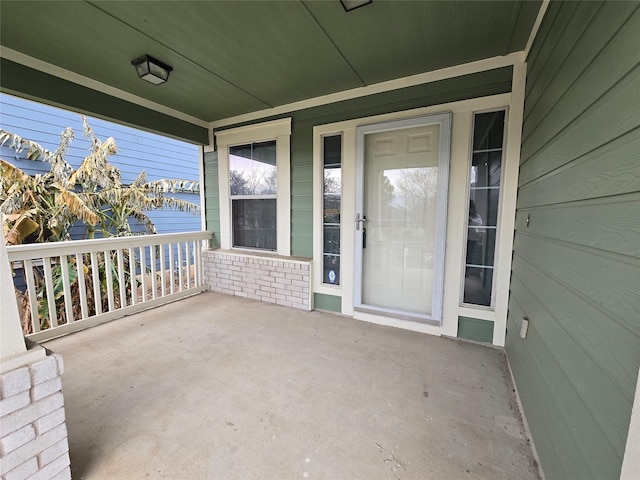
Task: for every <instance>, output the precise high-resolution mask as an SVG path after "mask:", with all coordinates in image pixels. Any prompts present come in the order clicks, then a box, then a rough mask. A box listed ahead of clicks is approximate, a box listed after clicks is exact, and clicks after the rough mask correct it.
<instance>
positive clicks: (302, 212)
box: [205, 67, 512, 257]
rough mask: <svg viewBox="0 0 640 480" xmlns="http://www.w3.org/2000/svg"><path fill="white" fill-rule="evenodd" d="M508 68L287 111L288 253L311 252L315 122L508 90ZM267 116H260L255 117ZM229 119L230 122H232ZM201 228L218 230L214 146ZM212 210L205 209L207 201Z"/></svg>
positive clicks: (209, 156) (306, 254)
mask: <svg viewBox="0 0 640 480" xmlns="http://www.w3.org/2000/svg"><path fill="white" fill-rule="evenodd" d="M511 78H512V68H511V67H505V68H500V69H496V70H489V71H486V72H480V73H475V74H471V75H465V76H462V77H456V78H452V79H447V80H441V81H437V82H433V83H429V84H425V85H418V86H415V87H409V88H404V89H400V90H394V91H390V92H385V93H380V94H377V95H370V96H367V97H361V98H356V99H352V100H348V101H343V102H338V103H333V104H330V105H323V106H320V107H314V108H309V109H306V110H301V111H297V112H292V113H288V114H286V115H283V117H292V121H291V128H292V131H291V254H292V255H295V256H299V257H312V256H313V236H312V232H313V127H314V126H316V125H321V124H326V123H332V122H338V121H344V120H351V119H356V118H361V117H366V116H371V115H381V114H384V113H391V112H397V111H403V110H410V109H413V108H420V107H428V106H432V105H438V104H442V103H448V102H455V101H458V100H466V99H469V98H475V97H481V96H488V95H497V94H500V93H505V92H510V91H511ZM267 120H272V118H264V119H261V120H260V121H259V122H255V123H260V122H264V121H267ZM235 126H238V125H233V126H230V127H235ZM205 175H206V177H205V183H206V187H205V188H206V190H205V196H206V198H207V230H213V231H214V232H215V234H216V235H217V236H219V234H220V230H219V224H218V225H217V224H216V220H217V218H218V217H216V213H215V208H216V205H217V204H216V201H217V198H218V192H217V190H216V187H217V160H216V156H215V152H211V153H207V154H205ZM210 204H211V206H212V207H213V208H214V212H211V213H209V211H208V210H209V205H210Z"/></svg>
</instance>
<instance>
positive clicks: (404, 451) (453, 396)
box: [45, 293, 539, 480]
mask: <svg viewBox="0 0 640 480" xmlns="http://www.w3.org/2000/svg"><path fill="white" fill-rule="evenodd" d="M45 346H46V347H47V348H49V349H51V350H53V351H54V352H56V353H60V354H61V355H62V356H63V358H64V362H65V373H64V376H63V391H64V396H65V410H66V415H67V427H68V431H69V443H70V454H71V468H72V474H73V478H74V479H75V480H79V479H139V478H170V479H225V480H226V479H243V480H244V479H297V478H302V479H304V478H309V479H367V480H375V479H381V480H382V479H384V480H387V479H393V480H395V479H402V480H405V479H443V480H444V479H447V480H453V479H492V480H493V479H537V478H539V477H538V473H537V468H536V467H535V461H534V459H533V455H532V451H531V447H530V445H529V443H528V441H527V439H526V435H525V433H524V429H523V426H522V423H521V420H520V417H519V413H518V409H517V406H516V400H515V397H514V393H513V387H512V385H511V382H510V379H509V375H508V372H507V367H506V363H505V358H504V355H503V353H502V352H501V351H500V350H497V349H492V348H487V347H483V346H480V345H475V344H470V343H465V342H462V341H456V340H450V339H444V338H437V337H433V336H428V335H424V334H419V333H413V332H408V331H403V330H399V329H394V328H389V327H382V326H377V325H372V324H368V323H364V322H360V321H356V320H353V319H349V318H343V317H340V316H335V315H331V314H326V313H320V312H311V313H305V312H300V311H296V310H293V309H288V308H284V307H277V306H273V305H265V304H261V303H257V302H253V301H246V300H243V299H239V298H233V297H228V296H221V295H217V294H213V293H204V294H201V295H198V296H195V297H191V298H189V299H186V300H182V301H179V302H176V303H173V304H170V305H167V306H163V307H159V308H156V309H154V310H150V311H147V312H144V313H140V314H136V315H133V316H131V317H127V318H123V319H121V320H116V321H114V322H111V323H108V324H105V325H101V326H98V327H95V328H91V329H89V330H85V331H83V332H79V333H76V334H73V335H69V336H67V337H63V338H59V339H55V340H51V341H49V342H47V343H46V344H45Z"/></svg>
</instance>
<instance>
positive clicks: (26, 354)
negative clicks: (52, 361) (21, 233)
mask: <svg viewBox="0 0 640 480" xmlns="http://www.w3.org/2000/svg"><path fill="white" fill-rule="evenodd" d="M0 339H2V341H0V373H4V372H7V371H9V370H13V369H14V368H16V367H19V366H21V365H24V364H26V363H29V362H32V361H34V360H36V359H38V358H42V357H44V349H43V348H38V349H33V350H29V351H27V347H26V345H25V342H24V337H23V336H22V325H21V324H20V315H19V314H18V305H17V303H16V296H15V294H14V289H13V279H12V277H11V268H10V266H9V257H8V256H7V247H6V245H5V244H4V239H2V241H0Z"/></svg>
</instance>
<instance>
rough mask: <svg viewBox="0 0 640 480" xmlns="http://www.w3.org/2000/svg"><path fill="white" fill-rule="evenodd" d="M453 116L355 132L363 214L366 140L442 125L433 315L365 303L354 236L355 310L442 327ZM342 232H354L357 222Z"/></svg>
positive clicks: (389, 123)
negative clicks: (417, 128) (367, 138)
mask: <svg viewBox="0 0 640 480" xmlns="http://www.w3.org/2000/svg"><path fill="white" fill-rule="evenodd" d="M451 119H452V113H451V112H443V113H435V114H430V115H423V116H420V117H412V118H407V119H402V120H392V121H386V122H380V123H374V124H370V125H363V126H360V127H358V128H357V129H356V172H355V173H356V175H355V212H356V214H358V213H359V214H360V215H362V214H363V208H364V206H363V203H364V153H365V152H364V148H365V144H364V138H365V135H367V134H371V133H382V132H391V131H394V130H404V129H407V128H412V127H422V126H428V125H435V124H438V125H440V136H439V150H438V156H439V158H438V207H437V212H436V242H435V247H434V262H433V264H434V276H433V285H434V287H433V296H432V303H431V314H428V315H427V314H425V315H420V314H417V313H411V312H406V311H402V310H394V309H387V308H381V307H377V306H374V305H367V304H363V303H362V256H363V248H362V238H363V236H362V235H361V234H358V233H355V232H354V235H355V239H354V240H355V252H354V253H355V255H354V264H353V269H354V270H353V272H354V278H353V280H354V281H353V308H354V310H356V311H361V312H364V313H370V314H374V315H375V314H381V315H384V316H387V317H394V318H400V319H408V320H412V321H416V322H423V323H429V324H432V325H437V326H440V325H441V324H442V305H443V295H444V265H445V255H446V251H445V250H446V248H445V246H446V230H447V203H448V186H449V162H450V157H451ZM343 228H345V229H348V228H352V229H354V230H355V228H356V226H355V222H354V223H352V224H351V226H349V225H348V224H346V225H345V226H344V227H343Z"/></svg>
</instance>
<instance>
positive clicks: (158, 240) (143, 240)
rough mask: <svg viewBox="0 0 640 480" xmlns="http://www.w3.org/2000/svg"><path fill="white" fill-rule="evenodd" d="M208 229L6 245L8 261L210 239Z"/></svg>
mask: <svg viewBox="0 0 640 480" xmlns="http://www.w3.org/2000/svg"><path fill="white" fill-rule="evenodd" d="M212 238H213V232H211V231H209V230H204V231H197V232H184V233H161V234H157V235H134V236H131V237H112V238H96V239H92V240H70V241H68V242H51V243H32V244H27V245H11V246H7V253H8V255H9V260H10V261H18V260H27V259H30V258H42V257H57V256H60V255H75V254H76V253H91V252H102V251H105V250H115V249H118V248H134V247H142V246H145V245H164V244H167V243H174V242H185V241H191V240H210V239H212Z"/></svg>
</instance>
